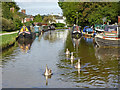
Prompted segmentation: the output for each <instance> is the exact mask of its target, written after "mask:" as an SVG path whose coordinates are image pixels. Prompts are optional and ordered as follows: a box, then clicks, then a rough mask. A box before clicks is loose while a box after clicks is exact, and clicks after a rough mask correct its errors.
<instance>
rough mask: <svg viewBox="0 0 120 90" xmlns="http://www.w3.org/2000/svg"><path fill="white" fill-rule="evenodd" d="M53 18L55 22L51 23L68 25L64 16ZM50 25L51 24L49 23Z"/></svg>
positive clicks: (54, 16)
mask: <svg viewBox="0 0 120 90" xmlns="http://www.w3.org/2000/svg"><path fill="white" fill-rule="evenodd" d="M52 16H53V20H54V21H55V22H51V23H64V24H66V22H65V20H66V17H64V16H60V15H52ZM49 23H50V22H49Z"/></svg>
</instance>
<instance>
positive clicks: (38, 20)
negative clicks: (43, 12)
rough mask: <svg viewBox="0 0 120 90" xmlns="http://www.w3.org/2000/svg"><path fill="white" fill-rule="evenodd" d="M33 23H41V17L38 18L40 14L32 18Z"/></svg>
mask: <svg viewBox="0 0 120 90" xmlns="http://www.w3.org/2000/svg"><path fill="white" fill-rule="evenodd" d="M33 21H34V22H42V17H41V16H40V14H38V15H36V16H35V17H34V20H33Z"/></svg>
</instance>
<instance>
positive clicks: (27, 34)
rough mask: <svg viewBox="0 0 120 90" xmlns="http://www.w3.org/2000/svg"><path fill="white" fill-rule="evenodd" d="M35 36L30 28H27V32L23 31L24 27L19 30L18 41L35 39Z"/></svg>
mask: <svg viewBox="0 0 120 90" xmlns="http://www.w3.org/2000/svg"><path fill="white" fill-rule="evenodd" d="M34 36H35V34H34V33H33V32H31V31H30V29H29V27H26V26H25V30H24V29H23V27H22V28H21V29H20V30H19V32H18V37H17V38H16V40H18V39H21V40H25V39H33V38H34Z"/></svg>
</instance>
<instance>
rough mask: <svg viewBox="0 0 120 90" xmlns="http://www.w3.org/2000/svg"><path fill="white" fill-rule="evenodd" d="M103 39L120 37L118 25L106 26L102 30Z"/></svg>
mask: <svg viewBox="0 0 120 90" xmlns="http://www.w3.org/2000/svg"><path fill="white" fill-rule="evenodd" d="M104 36H105V37H116V38H117V37H120V29H119V28H118V25H106V26H105V30H104Z"/></svg>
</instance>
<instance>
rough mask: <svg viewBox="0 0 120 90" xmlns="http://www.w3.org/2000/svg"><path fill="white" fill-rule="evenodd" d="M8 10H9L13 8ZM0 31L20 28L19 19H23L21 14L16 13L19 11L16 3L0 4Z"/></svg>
mask: <svg viewBox="0 0 120 90" xmlns="http://www.w3.org/2000/svg"><path fill="white" fill-rule="evenodd" d="M13 7H14V9H13V10H10V8H13ZM1 9H2V30H3V31H7V32H10V31H15V30H18V29H20V27H21V26H22V23H21V18H23V17H25V15H23V14H22V13H20V12H18V10H19V9H20V8H19V7H18V6H17V5H16V2H2V8H1Z"/></svg>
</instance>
